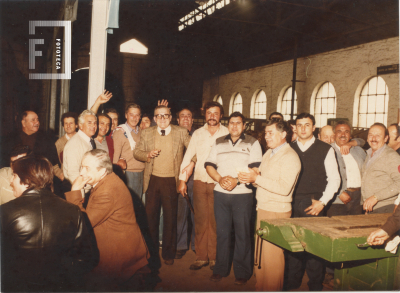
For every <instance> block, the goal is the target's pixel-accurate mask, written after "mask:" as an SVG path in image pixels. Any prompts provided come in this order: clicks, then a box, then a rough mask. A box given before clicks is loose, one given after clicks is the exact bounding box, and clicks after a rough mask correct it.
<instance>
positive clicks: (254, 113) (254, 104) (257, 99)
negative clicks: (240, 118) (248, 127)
mask: <svg viewBox="0 0 400 293" xmlns="http://www.w3.org/2000/svg"><path fill="white" fill-rule="evenodd" d="M250 117H251V118H255V119H267V95H266V94H265V92H264V91H263V90H258V91H257V92H255V94H254V95H253V98H252V100H251V113H250Z"/></svg>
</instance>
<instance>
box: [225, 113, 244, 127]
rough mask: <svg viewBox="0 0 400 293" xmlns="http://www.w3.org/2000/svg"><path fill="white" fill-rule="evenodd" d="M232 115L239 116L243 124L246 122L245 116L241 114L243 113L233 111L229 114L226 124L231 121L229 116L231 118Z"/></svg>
mask: <svg viewBox="0 0 400 293" xmlns="http://www.w3.org/2000/svg"><path fill="white" fill-rule="evenodd" d="M233 117H240V118H242V122H243V125H244V123H245V122H246V118H245V117H244V116H243V114H242V113H240V112H237V111H236V112H233V113H232V114H231V116H229V118H228V124H229V122H230V121H231V118H233Z"/></svg>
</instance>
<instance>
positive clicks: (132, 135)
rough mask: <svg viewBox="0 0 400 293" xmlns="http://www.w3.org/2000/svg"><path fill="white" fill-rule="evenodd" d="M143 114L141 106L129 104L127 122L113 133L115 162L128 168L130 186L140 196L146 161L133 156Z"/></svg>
mask: <svg viewBox="0 0 400 293" xmlns="http://www.w3.org/2000/svg"><path fill="white" fill-rule="evenodd" d="M140 116H141V109H140V106H139V105H137V104H129V105H127V107H126V110H125V118H126V123H124V124H121V125H119V126H118V127H117V128H116V130H115V131H114V133H113V140H114V155H113V163H114V164H117V165H118V166H120V167H121V169H122V170H126V172H125V176H126V182H127V186H128V188H129V189H130V190H131V191H133V192H134V193H135V194H136V195H137V196H138V197H139V198H141V197H142V194H143V170H144V163H143V162H140V161H138V160H136V159H135V158H134V157H133V150H134V149H135V147H136V145H137V144H138V143H139V141H140V134H141V129H140V127H139V125H138V123H139V120H140Z"/></svg>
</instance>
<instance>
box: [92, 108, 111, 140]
mask: <svg viewBox="0 0 400 293" xmlns="http://www.w3.org/2000/svg"><path fill="white" fill-rule="evenodd" d="M100 117H106V118H107V119H108V120H109V121H110V129H109V130H108V131H107V133H106V135H109V134H110V131H111V124H112V119H111V117H110V116H108V115H107V114H105V113H99V114H97V130H96V133H95V134H94V136H93V137H97V136H98V135H99V123H100V119H99V118H100Z"/></svg>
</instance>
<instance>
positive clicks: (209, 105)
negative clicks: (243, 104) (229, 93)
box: [204, 101, 224, 116]
mask: <svg viewBox="0 0 400 293" xmlns="http://www.w3.org/2000/svg"><path fill="white" fill-rule="evenodd" d="M212 107H218V108H219V111H220V113H221V115H222V116H224V107H222V105H221V104H220V103H218V102H215V101H210V102H207V103H206V104H205V105H204V113H206V112H207V110H208V109H210V108H212Z"/></svg>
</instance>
